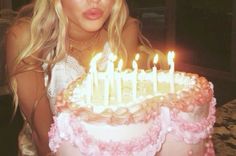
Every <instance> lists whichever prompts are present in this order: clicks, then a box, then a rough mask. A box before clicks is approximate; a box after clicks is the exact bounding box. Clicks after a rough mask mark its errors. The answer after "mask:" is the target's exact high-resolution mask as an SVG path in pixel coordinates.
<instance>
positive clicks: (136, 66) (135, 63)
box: [132, 60, 138, 70]
mask: <svg viewBox="0 0 236 156" xmlns="http://www.w3.org/2000/svg"><path fill="white" fill-rule="evenodd" d="M132 66H133V69H134V70H137V69H138V64H137V62H136V61H135V60H133V63H132Z"/></svg>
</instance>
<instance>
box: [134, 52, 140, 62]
mask: <svg viewBox="0 0 236 156" xmlns="http://www.w3.org/2000/svg"><path fill="white" fill-rule="evenodd" d="M139 58H140V54H139V53H137V54H136V55H135V58H134V59H135V60H136V61H138V60H139Z"/></svg>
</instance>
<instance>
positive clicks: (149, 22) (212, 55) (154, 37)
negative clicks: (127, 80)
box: [0, 0, 236, 156]
mask: <svg viewBox="0 0 236 156" xmlns="http://www.w3.org/2000/svg"><path fill="white" fill-rule="evenodd" d="M12 2H13V3H12V8H13V9H14V10H18V9H19V8H20V7H21V6H22V5H24V4H26V3H28V2H29V0H13V1H12ZM128 4H129V7H130V13H131V15H132V16H134V17H136V18H138V19H140V21H141V22H142V25H143V26H142V31H143V34H144V35H145V36H146V37H147V38H148V39H149V40H150V41H151V43H152V44H153V46H154V47H155V48H157V49H160V50H161V51H163V52H164V53H166V51H167V49H168V44H167V42H168V41H167V17H166V10H167V8H166V1H165V0H128ZM232 15H233V0H178V1H177V2H176V10H175V43H176V44H175V49H174V50H175V51H176V55H177V56H176V57H177V58H176V61H178V62H184V63H187V64H191V65H196V66H200V67H203V68H210V69H213V70H216V71H224V72H230V71H231V70H232V66H231V59H232V58H231V57H232V56H231V51H232V45H231V42H232V33H233V28H232V19H233V18H232V17H233V16H232ZM234 59H236V58H234ZM201 74H203V76H206V77H207V79H208V80H210V81H212V82H213V84H214V86H215V96H216V99H217V101H218V102H217V103H218V104H217V107H219V106H221V105H223V104H224V103H226V102H228V101H231V100H232V99H235V98H236V83H235V82H236V80H232V79H230V80H225V79H222V78H219V77H218V76H217V75H215V76H208V74H207V73H204V72H203V73H202V72H201ZM221 77H222V76H221ZM11 106H12V98H11V96H10V95H1V96H0V156H2V155H3V156H14V155H17V136H18V133H19V130H20V129H21V126H22V123H23V121H22V118H21V116H20V113H19V112H17V114H16V116H15V118H14V119H13V120H12V121H11V120H10V118H11V115H12V107H11Z"/></svg>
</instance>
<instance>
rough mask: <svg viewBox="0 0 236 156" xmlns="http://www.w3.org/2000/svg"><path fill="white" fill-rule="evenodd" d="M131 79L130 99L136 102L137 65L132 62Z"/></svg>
mask: <svg viewBox="0 0 236 156" xmlns="http://www.w3.org/2000/svg"><path fill="white" fill-rule="evenodd" d="M132 65H133V69H134V71H133V79H132V97H133V100H136V97H137V74H138V64H137V63H136V61H135V60H134V61H133V63H132Z"/></svg>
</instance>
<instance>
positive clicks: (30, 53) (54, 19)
mask: <svg viewBox="0 0 236 156" xmlns="http://www.w3.org/2000/svg"><path fill="white" fill-rule="evenodd" d="M31 6H32V7H33V9H32V10H33V11H32V14H31V15H30V17H27V18H22V16H19V17H20V18H18V21H19V20H26V21H28V22H30V42H29V44H28V45H27V47H25V49H23V51H21V52H20V53H19V55H18V57H17V58H16V60H15V67H14V70H13V75H10V86H11V89H12V92H13V95H14V103H15V107H14V108H15V109H14V112H16V109H17V106H18V96H17V83H16V79H15V75H16V74H19V73H22V72H25V71H30V70H36V69H34V64H33V63H27V62H26V61H25V60H26V59H27V58H29V57H31V58H33V59H35V60H36V61H34V62H36V64H38V63H40V64H44V63H46V64H47V69H45V70H44V71H41V72H44V73H46V74H47V75H48V77H49V80H48V82H47V83H48V84H49V83H50V79H51V70H52V68H53V66H54V65H55V63H56V62H58V61H59V60H61V59H62V58H63V57H65V54H66V46H65V45H66V44H65V43H66V37H67V28H68V19H67V17H66V15H65V14H64V12H63V9H62V4H61V1H60V0H36V1H35V2H34V3H33V5H31ZM29 8H30V7H28V9H23V11H22V12H27V11H28V10H30V9H29ZM22 12H21V13H20V15H24V13H22ZM128 16H129V11H128V6H127V3H126V1H125V0H115V3H114V5H113V8H112V11H111V15H110V17H109V20H108V21H107V23H108V27H107V31H108V42H109V43H110V45H111V47H112V50H113V51H114V52H115V53H117V54H118V55H119V53H123V55H122V56H125V60H127V51H126V49H125V46H124V43H123V41H122V37H121V34H122V30H123V28H124V26H125V23H126V21H127V19H128ZM22 62H23V63H25V65H24V67H23V68H19V67H18V66H17V65H18V64H19V63H22ZM39 100H40V99H38V100H37V101H39ZM35 105H36V104H35ZM34 108H36V106H34ZM34 111H35V110H32V114H31V116H34V115H33V114H34ZM31 120H32V118H31Z"/></svg>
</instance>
